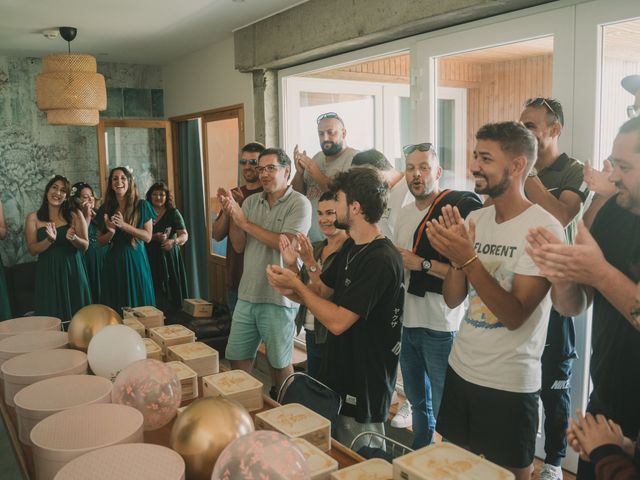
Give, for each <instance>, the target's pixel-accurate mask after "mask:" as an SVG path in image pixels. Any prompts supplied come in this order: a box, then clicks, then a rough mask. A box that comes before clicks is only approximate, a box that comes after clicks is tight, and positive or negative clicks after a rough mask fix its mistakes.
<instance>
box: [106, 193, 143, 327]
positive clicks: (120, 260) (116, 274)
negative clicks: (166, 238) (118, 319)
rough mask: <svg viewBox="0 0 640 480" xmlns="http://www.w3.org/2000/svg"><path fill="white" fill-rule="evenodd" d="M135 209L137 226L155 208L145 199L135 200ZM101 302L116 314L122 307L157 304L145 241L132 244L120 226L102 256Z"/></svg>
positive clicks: (141, 223) (141, 225)
mask: <svg viewBox="0 0 640 480" xmlns="http://www.w3.org/2000/svg"><path fill="white" fill-rule="evenodd" d="M138 209H139V210H140V221H139V222H138V225H137V226H136V227H137V228H142V227H143V225H144V224H145V223H146V222H147V221H148V220H151V219H153V218H155V212H154V210H153V208H152V207H151V204H150V203H149V202H147V201H146V200H140V201H139V202H138ZM97 218H98V219H103V218H104V209H103V207H100V210H98V213H97ZM100 303H102V304H104V305H107V306H109V307H111V308H113V309H114V310H115V311H116V312H118V313H119V314H122V307H140V306H145V305H152V306H155V305H156V296H155V294H154V293H153V280H152V278H151V269H150V268H149V259H148V257H147V249H146V248H145V245H144V242H142V241H141V240H137V241H136V242H135V246H133V245H131V237H130V236H129V235H127V234H126V233H124V232H123V231H122V230H120V229H117V230H116V233H115V235H114V236H113V238H112V240H111V243H110V244H109V249H108V251H107V254H106V255H105V257H104V266H103V267H102V281H101V292H100Z"/></svg>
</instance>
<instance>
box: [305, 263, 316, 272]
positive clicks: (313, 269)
mask: <svg viewBox="0 0 640 480" xmlns="http://www.w3.org/2000/svg"><path fill="white" fill-rule="evenodd" d="M307 270H309V271H310V272H311V273H316V272H317V271H318V267H316V265H315V264H313V265H309V266H308V267H307Z"/></svg>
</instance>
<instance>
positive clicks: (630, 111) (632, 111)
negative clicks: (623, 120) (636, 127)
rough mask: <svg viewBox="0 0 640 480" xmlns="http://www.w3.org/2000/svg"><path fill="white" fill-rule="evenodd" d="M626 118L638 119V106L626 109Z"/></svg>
mask: <svg viewBox="0 0 640 480" xmlns="http://www.w3.org/2000/svg"><path fill="white" fill-rule="evenodd" d="M627 117H629V118H636V117H640V106H638V105H629V106H628V107H627Z"/></svg>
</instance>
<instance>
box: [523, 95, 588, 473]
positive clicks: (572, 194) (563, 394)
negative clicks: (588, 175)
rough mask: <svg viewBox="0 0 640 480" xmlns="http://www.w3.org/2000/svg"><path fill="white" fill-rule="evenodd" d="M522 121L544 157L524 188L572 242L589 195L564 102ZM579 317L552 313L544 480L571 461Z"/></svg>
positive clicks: (538, 102)
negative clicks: (568, 147) (569, 142)
mask: <svg viewBox="0 0 640 480" xmlns="http://www.w3.org/2000/svg"><path fill="white" fill-rule="evenodd" d="M520 121H521V122H522V123H523V124H524V126H525V127H527V128H528V129H529V130H530V131H531V132H532V133H533V134H534V135H535V137H536V139H537V141H538V158H537V160H536V163H535V166H534V169H532V171H531V172H530V173H529V177H528V178H527V180H526V181H525V183H524V189H525V193H526V195H527V198H529V200H531V201H532V202H535V203H537V204H538V205H540V206H541V207H542V208H544V209H545V210H546V211H547V212H549V213H550V214H551V215H553V216H554V217H556V218H557V219H558V221H559V222H560V223H561V224H562V226H563V227H565V235H566V237H567V239H568V240H569V242H571V241H573V238H574V236H575V227H576V221H577V216H578V214H579V213H580V208H581V206H582V203H583V202H585V201H586V200H587V196H588V194H589V192H588V191H587V189H586V185H585V183H584V169H583V165H582V163H581V162H579V161H577V160H575V159H573V158H571V157H569V156H568V155H567V154H566V153H561V152H560V149H559V147H558V140H559V138H560V135H561V134H562V128H563V126H564V113H563V110H562V105H561V104H560V102H559V101H557V100H554V99H552V98H544V97H538V98H532V99H529V100H527V101H526V102H525V108H524V110H523V111H522V113H521V114H520ZM576 356H577V355H576V349H575V329H574V325H573V318H571V317H565V316H562V315H560V314H559V313H558V312H557V311H556V310H555V309H551V316H550V319H549V329H548V331H547V341H546V344H545V349H544V353H543V354H542V390H541V392H540V398H541V400H542V405H543V407H544V415H545V420H544V434H545V442H544V448H545V454H546V456H545V460H544V465H543V467H542V470H541V472H540V479H541V480H559V479H562V468H561V467H560V464H561V463H562V459H563V458H564V457H565V456H566V452H567V440H566V431H567V427H568V426H569V422H568V418H569V417H570V415H571V386H570V382H571V367H572V364H573V360H574V359H575V358H576Z"/></svg>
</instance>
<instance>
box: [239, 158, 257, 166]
mask: <svg viewBox="0 0 640 480" xmlns="http://www.w3.org/2000/svg"><path fill="white" fill-rule="evenodd" d="M238 163H239V164H240V165H247V164H248V165H251V166H252V167H255V166H256V165H258V160H256V159H255V158H252V159H251V160H245V159H244V158H243V159H241V160H240V161H239V162H238Z"/></svg>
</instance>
